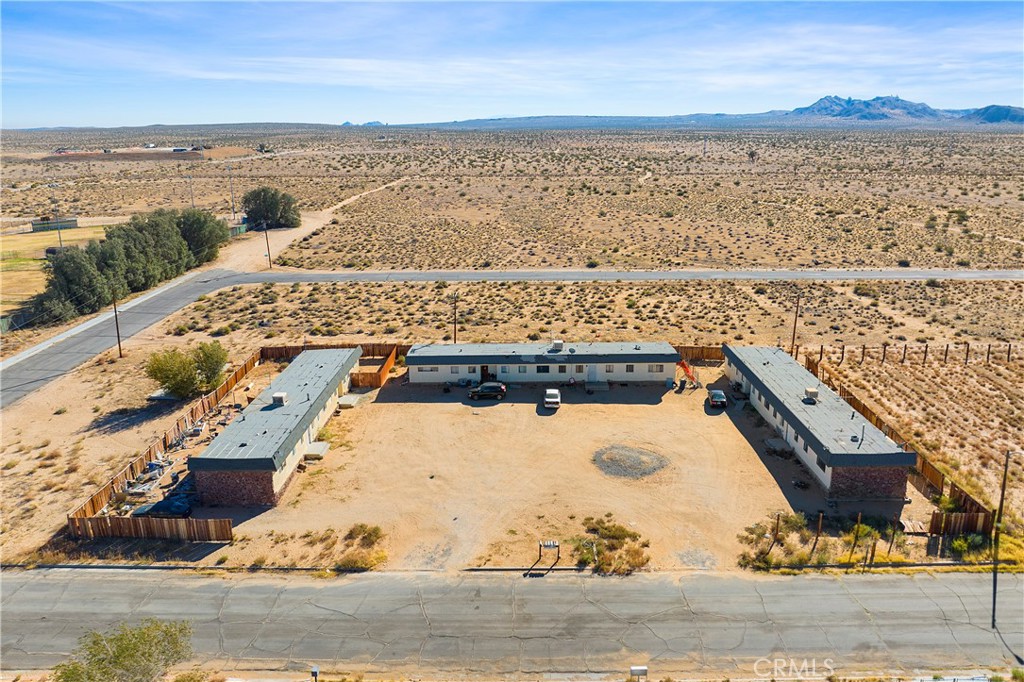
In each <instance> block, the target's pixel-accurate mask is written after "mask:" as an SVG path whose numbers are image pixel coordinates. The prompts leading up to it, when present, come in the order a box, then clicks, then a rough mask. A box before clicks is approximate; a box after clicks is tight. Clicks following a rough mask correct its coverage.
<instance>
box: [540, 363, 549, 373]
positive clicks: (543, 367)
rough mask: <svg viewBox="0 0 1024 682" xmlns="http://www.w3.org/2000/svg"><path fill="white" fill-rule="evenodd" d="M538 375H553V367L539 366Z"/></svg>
mask: <svg viewBox="0 0 1024 682" xmlns="http://www.w3.org/2000/svg"><path fill="white" fill-rule="evenodd" d="M537 374H551V367H550V366H548V365H537Z"/></svg>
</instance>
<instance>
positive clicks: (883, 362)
mask: <svg viewBox="0 0 1024 682" xmlns="http://www.w3.org/2000/svg"><path fill="white" fill-rule="evenodd" d="M888 350H889V344H887V343H883V344H882V364H883V365H884V364H885V353H886V351H888Z"/></svg>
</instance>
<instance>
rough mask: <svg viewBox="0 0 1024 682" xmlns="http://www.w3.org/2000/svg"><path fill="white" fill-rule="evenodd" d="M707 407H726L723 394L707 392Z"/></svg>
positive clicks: (716, 391) (713, 390)
mask: <svg viewBox="0 0 1024 682" xmlns="http://www.w3.org/2000/svg"><path fill="white" fill-rule="evenodd" d="M708 405H710V406H711V407H728V405H729V403H728V402H727V401H726V399H725V392H724V391H719V390H717V389H712V390H710V391H708Z"/></svg>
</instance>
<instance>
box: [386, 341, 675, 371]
mask: <svg viewBox="0 0 1024 682" xmlns="http://www.w3.org/2000/svg"><path fill="white" fill-rule="evenodd" d="M679 358H680V356H679V353H678V352H676V349H675V348H673V347H672V346H671V345H669V344H668V343H665V342H664V341H656V342H647V343H641V342H633V341H612V342H609V341H603V342H592V343H569V342H566V343H564V344H563V345H562V350H559V351H556V350H555V348H554V344H552V343H551V342H550V341H549V342H547V343H458V344H435V343H431V344H418V345H415V346H413V347H412V348H411V349H410V350H409V352H408V353H406V355H405V364H407V365H413V366H415V365H557V364H587V363H603V362H612V363H615V362H661V363H675V362H679Z"/></svg>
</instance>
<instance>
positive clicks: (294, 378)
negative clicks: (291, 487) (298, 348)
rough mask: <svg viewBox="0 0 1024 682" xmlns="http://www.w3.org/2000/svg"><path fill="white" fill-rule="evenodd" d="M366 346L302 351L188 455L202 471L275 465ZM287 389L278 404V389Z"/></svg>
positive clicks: (260, 468) (275, 467)
mask: <svg viewBox="0 0 1024 682" xmlns="http://www.w3.org/2000/svg"><path fill="white" fill-rule="evenodd" d="M361 354H362V350H361V349H359V348H345V349H338V350H307V351H303V352H302V353H299V355H298V357H296V358H295V359H294V360H292V362H291V364H289V365H288V367H286V368H285V370H284V371H283V372H281V374H280V375H278V376H277V378H275V379H274V380H273V381H272V382H270V386H268V387H267V388H266V390H264V391H263V392H262V393H260V394H259V396H258V397H257V398H256V400H254V401H252V403H250V404H249V406H248V407H246V408H245V410H243V411H242V414H240V415H239V416H237V417H236V418H235V419H234V421H232V422H231V423H230V424H228V425H227V427H226V428H225V429H224V430H223V431H222V432H221V433H220V434H218V435H217V437H216V438H214V439H213V442H212V443H210V445H209V446H208V447H207V448H206V449H205V450H203V452H201V453H199V454H197V455H193V456H192V457H190V458H189V460H188V468H189V469H192V470H198V471H277V470H279V469H280V468H281V467H282V466H283V465H284V460H285V458H286V457H287V456H288V453H289V452H291V451H292V449H293V448H294V447H295V444H296V443H298V442H299V439H300V438H302V434H303V432H304V431H305V430H306V429H307V428H308V427H309V425H310V424H311V423H312V422H313V418H314V417H315V416H316V414H317V413H318V412H320V410H321V409H322V408H323V406H324V405H325V404H326V403H327V400H328V398H330V395H331V393H332V392H334V391H337V390H338V386H339V385H340V384H341V382H342V380H343V379H344V378H345V376H346V375H347V374H348V373H349V372H351V371H352V368H353V367H355V366H356V363H357V362H358V361H359V356H360V355H361ZM280 392H283V393H287V394H288V400H287V402H286V403H285V404H284V405H274V401H273V395H274V394H275V393H280Z"/></svg>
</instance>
